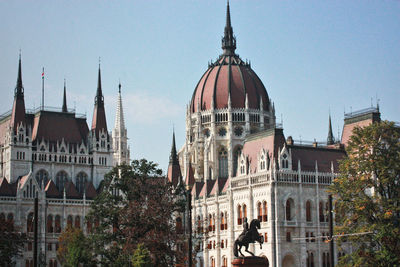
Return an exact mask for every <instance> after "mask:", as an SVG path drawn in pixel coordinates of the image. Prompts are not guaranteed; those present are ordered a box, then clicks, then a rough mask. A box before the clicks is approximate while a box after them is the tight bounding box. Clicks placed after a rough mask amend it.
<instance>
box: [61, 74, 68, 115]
mask: <svg viewBox="0 0 400 267" xmlns="http://www.w3.org/2000/svg"><path fill="white" fill-rule="evenodd" d="M66 84H67V82H66V80H65V78H64V95H63V105H62V112H68V108H67V86H66Z"/></svg>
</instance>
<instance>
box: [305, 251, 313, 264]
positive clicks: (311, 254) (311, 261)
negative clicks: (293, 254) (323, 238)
mask: <svg viewBox="0 0 400 267" xmlns="http://www.w3.org/2000/svg"><path fill="white" fill-rule="evenodd" d="M307 267H314V253H312V252H309V251H307Z"/></svg>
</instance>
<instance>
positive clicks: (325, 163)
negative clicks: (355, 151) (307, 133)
mask: <svg viewBox="0 0 400 267" xmlns="http://www.w3.org/2000/svg"><path fill="white" fill-rule="evenodd" d="M288 149H290V150H291V152H292V168H293V170H297V169H298V161H299V160H300V167H301V170H302V171H315V162H317V165H318V171H319V172H331V165H332V164H333V169H334V172H338V171H339V160H341V159H342V158H343V157H344V156H345V155H346V153H345V151H344V150H343V149H335V148H332V149H331V148H319V147H305V146H288Z"/></svg>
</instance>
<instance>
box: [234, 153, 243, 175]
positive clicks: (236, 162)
mask: <svg viewBox="0 0 400 267" xmlns="http://www.w3.org/2000/svg"><path fill="white" fill-rule="evenodd" d="M240 154H242V147H241V146H239V147H237V148H236V149H235V151H234V152H233V176H236V172H237V168H238V160H239V157H240Z"/></svg>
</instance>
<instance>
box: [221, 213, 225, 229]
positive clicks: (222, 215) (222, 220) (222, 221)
mask: <svg viewBox="0 0 400 267" xmlns="http://www.w3.org/2000/svg"><path fill="white" fill-rule="evenodd" d="M221 230H225V217H224V213H223V212H221Z"/></svg>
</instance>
